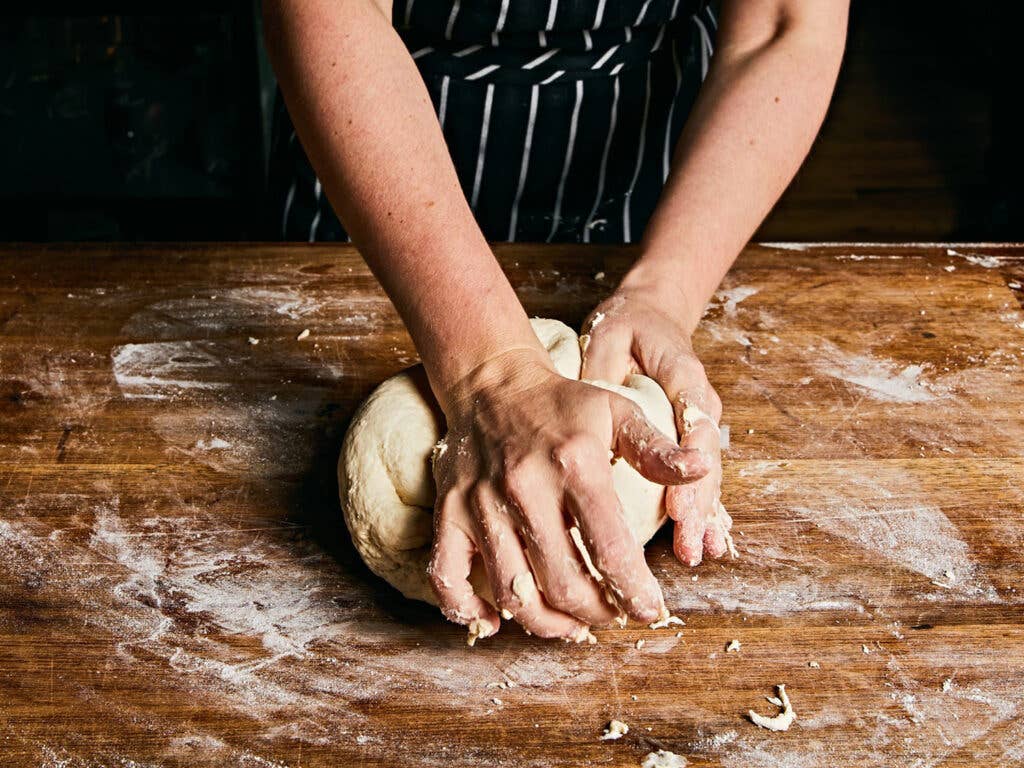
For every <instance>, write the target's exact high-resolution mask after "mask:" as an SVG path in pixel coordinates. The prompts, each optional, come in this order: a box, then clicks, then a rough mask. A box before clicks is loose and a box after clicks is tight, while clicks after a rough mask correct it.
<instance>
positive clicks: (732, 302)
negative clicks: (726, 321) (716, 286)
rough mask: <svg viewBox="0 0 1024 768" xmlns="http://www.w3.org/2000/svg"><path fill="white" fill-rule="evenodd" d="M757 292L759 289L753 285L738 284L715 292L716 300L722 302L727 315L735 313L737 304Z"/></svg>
mask: <svg viewBox="0 0 1024 768" xmlns="http://www.w3.org/2000/svg"><path fill="white" fill-rule="evenodd" d="M757 292H758V289H757V288H754V287H753V286H751V285H738V286H736V287H735V288H729V289H724V290H720V291H718V292H717V293H715V300H716V301H718V302H720V303H721V305H722V311H723V312H724V313H725V314H726V315H735V314H736V307H737V305H738V304H740V302H743V301H745V300H747V299H749V298H750V297H751V296H753V295H755V294H756V293H757Z"/></svg>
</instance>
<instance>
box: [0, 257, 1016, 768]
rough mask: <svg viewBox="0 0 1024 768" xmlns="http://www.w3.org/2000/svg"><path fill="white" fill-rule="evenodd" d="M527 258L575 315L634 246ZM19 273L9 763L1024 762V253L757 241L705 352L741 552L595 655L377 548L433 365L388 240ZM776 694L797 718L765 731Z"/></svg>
mask: <svg viewBox="0 0 1024 768" xmlns="http://www.w3.org/2000/svg"><path fill="white" fill-rule="evenodd" d="M497 251H498V254H499V256H500V258H501V260H502V262H503V264H504V265H505V267H506V268H507V270H508V273H509V275H510V277H511V278H512V280H513V282H514V284H515V285H516V287H517V289H518V291H519V294H520V296H521V297H522V299H523V301H524V302H525V304H526V306H527V308H528V309H529V311H530V312H531V313H535V314H541V315H548V316H553V317H558V318H561V319H563V320H565V321H567V322H569V323H572V324H578V323H579V322H580V320H581V319H582V318H583V316H584V315H585V314H586V312H587V311H588V310H589V309H590V308H591V307H592V305H593V304H594V302H595V301H596V300H597V299H598V298H600V297H601V296H603V295H604V294H605V293H606V292H607V291H608V290H609V289H610V288H611V287H612V286H613V285H614V284H615V280H616V278H617V276H618V275H619V274H620V273H621V271H622V269H623V268H624V266H625V265H626V264H628V262H629V260H630V258H631V257H632V254H633V252H632V251H630V250H628V249H607V248H604V249H603V248H597V247H593V248H583V249H581V248H564V247H559V248H554V247H549V248H545V247H536V246H510V247H499V248H498V249H497ZM602 273H603V274H602ZM0 278H2V280H0V763H2V765H4V766H47V767H48V768H58V767H67V768H85V767H90V768H91V767H92V766H122V767H126V768H127V767H131V768H141V767H142V766H146V767H148V766H165V765H166V766H199V765H211V766H214V765H216V766H247V767H249V766H253V767H256V768H260V767H265V768H282V767H283V766H289V768H291V767H294V768H299V766H347V765H357V764H358V765H367V766H433V765H453V766H492V765H493V766H499V765H500V766H585V765H614V766H636V765H639V763H640V761H641V760H642V759H643V756H644V755H645V754H646V753H648V752H649V751H651V750H653V749H657V748H665V749H670V750H672V751H674V752H677V753H679V754H680V755H685V756H686V758H687V759H688V760H689V764H690V765H691V766H701V765H723V766H755V767H757V766H769V765H771V766H776V765H778V766H796V767H797V768H803V767H804V766H826V765H828V766H867V765H879V766H897V765H899V766H903V765H927V766H938V765H943V766H946V765H1009V764H1015V763H1019V762H1020V761H1021V760H1022V759H1024V566H1022V564H1021V550H1022V548H1024V522H1022V519H1021V513H1022V511H1024V491H1022V487H1021V477H1022V476H1024V384H1022V376H1021V371H1022V365H1021V363H1022V360H1024V311H1022V303H1024V292H1022V291H1021V289H1020V283H1021V282H1024V247H1019V246H1018V247H1010V246H967V245H953V246H946V245H941V246H934V245H933V246H914V245H911V246H902V245H897V246H894V245H827V246H804V245H794V244H778V245H776V246H767V245H766V246H753V247H751V248H749V249H748V250H747V251H746V252H745V253H744V255H743V256H742V258H741V259H740V261H739V263H738V265H737V267H736V268H735V269H734V270H733V272H732V273H731V274H730V275H729V277H728V279H727V281H726V284H725V286H724V288H723V290H722V291H721V292H720V293H719V295H718V297H717V298H716V300H715V301H714V302H713V303H712V305H711V307H710V309H709V311H708V315H707V318H706V321H705V324H704V326H703V329H702V330H701V332H700V334H699V338H698V340H697V341H698V346H699V349H700V352H701V354H702V357H703V359H704V361H705V362H706V364H707V367H708V369H709V372H710V377H711V380H712V381H713V382H714V383H715V385H716V386H717V387H718V389H719V392H720V393H721V395H722V399H723V400H724V401H725V413H726V415H725V422H726V423H728V424H729V425H730V428H731V436H732V437H731V447H730V448H729V450H728V451H727V452H726V453H725V459H724V460H725V486H724V500H725V502H726V505H727V507H728V508H729V510H730V512H731V513H732V515H733V517H734V519H735V521H736V525H735V529H734V531H735V534H736V542H737V545H738V546H739V548H740V550H741V558H740V559H739V560H735V561H720V562H712V563H705V564H704V565H701V566H700V567H698V568H696V569H694V570H690V569H687V568H684V567H682V566H680V565H679V564H678V563H676V562H675V561H674V560H673V559H672V556H671V551H670V549H669V546H668V537H667V536H660V537H659V538H658V539H656V540H655V542H654V543H653V544H652V545H651V546H650V547H649V559H650V562H651V563H652V567H653V568H654V569H655V572H656V574H657V575H658V576H659V578H660V579H661V581H662V583H663V585H664V588H665V592H666V596H667V599H668V602H669V605H670V607H672V608H673V609H674V610H675V611H676V612H677V613H679V614H680V615H681V616H683V617H684V618H685V620H686V626H685V628H683V631H682V636H681V637H677V635H676V630H675V629H674V628H673V629H670V630H657V631H651V630H648V629H646V628H637V627H634V626H630V627H628V628H627V629H624V630H617V631H605V632H600V633H598V635H599V638H600V643H599V644H598V645H596V646H591V647H578V646H566V645H563V644H559V643H554V644H552V643H545V642H543V641H539V640H537V639H534V638H530V637H527V636H525V635H524V634H522V633H521V632H518V631H515V630H503V631H502V632H501V634H500V635H499V636H498V637H496V638H493V639H491V640H488V641H486V642H483V643H481V644H479V645H478V646H477V647H476V648H473V649H470V648H467V647H466V645H465V644H464V637H465V633H464V632H463V631H462V630H461V629H459V628H456V627H455V626H453V625H450V624H447V623H445V622H444V621H442V620H441V619H440V617H439V616H438V615H436V614H435V612H434V611H433V610H432V609H429V608H428V607H426V606H419V605H413V604H410V603H408V602H405V601H403V600H402V599H400V598H399V597H398V596H397V594H396V593H394V592H392V591H391V590H390V589H389V588H387V587H385V586H384V585H382V584H381V583H380V582H379V581H378V580H377V579H375V578H374V577H373V576H372V575H371V574H370V573H369V572H368V571H367V570H366V569H365V568H364V567H363V566H362V565H361V563H360V562H359V560H358V558H357V556H356V555H355V553H354V551H353V549H352V548H351V545H350V544H349V543H348V542H347V541H346V532H345V529H344V525H343V523H342V521H341V516H340V513H339V510H338V503H337V498H336V491H337V488H336V481H335V479H334V463H335V459H336V456H337V452H338V447H339V444H340V441H341V437H342V435H343V431H344V428H345V425H346V422H347V419H348V417H349V415H350V414H351V412H352V410H353V408H354V406H355V405H356V404H357V403H358V402H359V401H360V400H361V399H362V398H363V397H364V396H365V395H366V394H367V393H368V392H369V391H370V389H371V388H372V387H373V386H374V385H376V384H377V383H378V382H380V381H381V380H382V379H383V378H385V377H386V376H388V375H390V374H392V373H394V372H395V371H397V370H399V369H400V368H402V367H404V366H406V365H409V364H411V363H413V362H414V361H415V359H416V358H415V352H414V351H413V348H412V346H411V345H410V342H409V339H408V337H407V336H406V334H405V332H404V331H403V330H402V328H401V327H400V325H399V323H398V321H397V318H396V315H395V314H394V312H393V311H392V309H391V307H390V305H389V304H388V303H387V301H386V299H385V297H384V296H383V295H382V294H381V292H380V291H379V289H378V288H377V286H376V284H375V283H374V281H373V279H372V278H371V276H370V274H369V273H368V271H367V270H366V268H365V267H364V265H363V264H362V262H361V261H360V259H359V257H358V256H357V254H356V253H355V252H354V251H353V250H351V249H348V248H345V247H293V246H279V245H262V246H240V247H234V246H134V247H80V246H46V247H43V246H26V247H16V246H8V247H4V248H3V249H2V250H0ZM307 328H308V329H309V331H310V334H309V336H308V338H306V339H304V340H302V341H299V340H297V338H296V337H297V336H298V335H299V334H300V332H301V331H303V330H304V329H307ZM639 638H645V639H646V644H645V645H644V646H643V648H642V649H637V648H636V647H635V643H636V641H637V639H639ZM733 639H736V640H739V642H740V644H741V647H740V649H739V651H736V652H728V653H727V652H726V651H725V646H726V644H727V643H728V642H729V641H730V640H733ZM811 662H816V665H813V666H812V664H811ZM778 683H784V684H786V686H787V690H788V692H789V694H790V697H791V699H792V701H793V705H794V707H795V709H796V711H797V714H798V719H797V721H796V723H795V724H794V726H793V727H792V728H791V729H790V730H789V731H788V732H786V733H770V732H767V731H764V730H761V729H759V728H757V727H755V726H754V725H753V724H751V723H750V722H749V721H748V720H747V719H745V713H746V712H747V710H748V709H750V708H754V709H757V710H758V711H760V712H763V713H765V714H772V713H773V708H772V707H771V706H770V705H769V704H767V703H766V702H765V701H764V699H763V697H764V696H765V695H768V694H771V693H772V687H773V686H774V685H776V684H778ZM499 702H500V703H499ZM613 717H614V718H618V719H621V720H623V721H625V722H627V723H628V724H629V725H630V726H631V730H630V732H629V734H628V735H627V736H626V737H624V738H623V739H621V740H619V741H600V740H599V739H598V737H599V735H600V734H601V731H602V728H603V727H604V725H605V724H606V723H607V722H608V720H609V719H611V718H613Z"/></svg>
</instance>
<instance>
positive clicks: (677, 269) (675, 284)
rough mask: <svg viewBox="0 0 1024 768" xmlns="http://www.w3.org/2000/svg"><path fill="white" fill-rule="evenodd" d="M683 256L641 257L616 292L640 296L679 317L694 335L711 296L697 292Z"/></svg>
mask: <svg viewBox="0 0 1024 768" xmlns="http://www.w3.org/2000/svg"><path fill="white" fill-rule="evenodd" d="M688 271H689V270H688V269H687V265H686V262H685V261H684V260H683V259H680V258H675V259H655V258H653V257H641V258H640V259H639V260H638V261H637V262H636V263H635V264H634V265H633V266H632V268H630V270H629V271H628V272H627V273H626V275H625V277H623V278H622V281H621V282H620V283H619V286H618V288H617V289H616V293H617V294H619V295H624V296H632V297H637V298H639V299H641V300H643V301H645V302H647V303H648V304H651V305H652V306H655V307H657V308H658V309H659V310H661V311H662V312H665V313H667V314H669V315H670V316H671V317H672V318H673V319H674V320H676V321H677V322H678V323H679V324H680V326H682V328H683V329H684V330H685V331H686V333H687V334H688V335H692V334H693V332H694V330H696V328H697V324H698V323H699V322H700V319H701V317H702V316H703V314H704V307H705V306H706V304H707V297H703V298H702V297H699V296H696V295H695V292H694V281H693V280H692V279H691V278H690V277H689V276H688V274H687V272H688Z"/></svg>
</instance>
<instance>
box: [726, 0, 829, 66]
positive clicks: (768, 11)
mask: <svg viewBox="0 0 1024 768" xmlns="http://www.w3.org/2000/svg"><path fill="white" fill-rule="evenodd" d="M728 7H729V10H730V11H731V13H729V14H728V15H729V22H731V23H729V24H726V23H725V22H724V21H723V25H722V33H723V38H724V39H723V40H722V42H721V46H720V50H721V52H722V53H724V54H726V55H731V56H733V57H735V58H736V59H737V60H747V59H750V58H753V57H756V56H758V55H760V54H762V53H765V52H768V51H772V50H775V51H780V50H788V51H793V52H794V53H795V54H797V55H799V56H800V58H801V59H803V60H804V61H805V62H806V63H812V64H813V65H814V66H816V67H820V68H821V69H822V70H825V71H828V70H832V69H835V70H838V68H839V64H840V62H841V61H842V58H843V53H844V51H845V49H846V25H847V17H848V15H849V2H848V1H847V0H774V2H766V3H761V4H759V6H758V7H757V9H756V10H754V9H752V8H750V7H749V6H747V7H744V6H741V5H739V4H732V3H730V4H729V6H728ZM723 15H725V13H724V12H723Z"/></svg>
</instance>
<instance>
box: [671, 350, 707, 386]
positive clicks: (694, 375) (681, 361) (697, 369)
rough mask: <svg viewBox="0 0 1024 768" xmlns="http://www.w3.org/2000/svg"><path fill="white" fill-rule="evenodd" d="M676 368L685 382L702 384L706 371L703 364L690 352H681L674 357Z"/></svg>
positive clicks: (705, 378) (704, 380) (705, 377)
mask: <svg viewBox="0 0 1024 768" xmlns="http://www.w3.org/2000/svg"><path fill="white" fill-rule="evenodd" d="M676 370H677V371H678V372H679V374H680V375H681V376H682V377H683V379H684V380H685V381H687V382H691V383H699V384H704V383H705V382H706V381H707V373H706V372H705V370H704V364H703V363H702V362H701V361H700V360H698V359H697V358H696V357H694V356H693V355H692V354H689V353H686V354H681V355H679V356H678V357H677V358H676Z"/></svg>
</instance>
